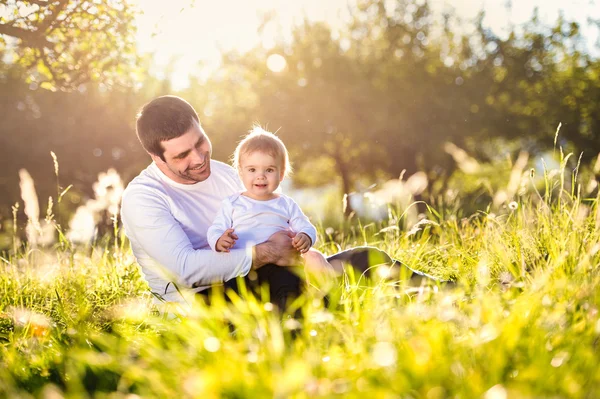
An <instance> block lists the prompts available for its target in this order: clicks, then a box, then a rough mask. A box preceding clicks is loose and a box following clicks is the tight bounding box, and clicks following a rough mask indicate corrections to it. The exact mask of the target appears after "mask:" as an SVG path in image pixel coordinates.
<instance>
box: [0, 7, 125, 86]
mask: <svg viewBox="0 0 600 399" xmlns="http://www.w3.org/2000/svg"><path fill="white" fill-rule="evenodd" d="M3 3H4V4H2V5H0V53H1V52H3V51H7V50H10V49H13V51H14V53H15V54H16V59H15V63H17V64H19V65H21V66H23V67H24V68H25V70H26V71H27V77H26V81H27V82H28V83H35V84H39V85H40V86H41V87H43V88H49V89H54V88H60V89H75V88H78V87H79V86H80V85H81V84H82V83H86V82H89V81H102V82H103V83H104V84H107V85H115V84H123V83H127V82H128V81H129V80H130V79H131V74H132V69H131V67H132V66H133V65H134V64H135V63H134V61H135V59H136V53H135V46H134V34H135V27H134V17H135V10H134V9H133V8H132V7H131V6H129V4H128V3H127V0H90V1H79V0H4V1H3Z"/></svg>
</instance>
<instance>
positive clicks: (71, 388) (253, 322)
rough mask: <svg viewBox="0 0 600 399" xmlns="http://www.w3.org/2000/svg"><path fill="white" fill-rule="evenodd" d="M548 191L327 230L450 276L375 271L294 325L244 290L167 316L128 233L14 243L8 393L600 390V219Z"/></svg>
mask: <svg viewBox="0 0 600 399" xmlns="http://www.w3.org/2000/svg"><path fill="white" fill-rule="evenodd" d="M563 166H564V164H563ZM563 172H564V168H563ZM563 175H564V174H563ZM573 177H574V178H575V177H576V176H573ZM545 185H546V187H545V189H544V191H543V192H545V193H546V194H543V195H542V194H540V192H539V191H538V190H537V189H535V190H530V191H531V192H532V193H533V194H527V195H523V196H521V197H520V200H519V201H515V202H512V203H510V204H509V205H508V206H504V207H500V208H499V209H497V210H496V211H494V212H492V211H489V212H477V213H475V214H473V215H469V216H465V217H462V216H457V214H455V213H452V212H449V211H448V212H446V211H444V210H443V209H437V210H436V209H433V208H432V207H429V208H428V212H427V215H426V216H427V218H426V219H425V220H422V221H421V222H420V223H418V224H417V225H416V226H414V227H413V228H412V229H410V230H409V231H406V230H403V229H401V228H398V225H397V220H398V216H401V215H396V214H395V213H394V212H395V210H394V209H390V216H391V220H384V221H382V222H377V223H368V224H365V223H364V222H361V220H359V219H358V218H356V217H354V218H351V219H349V220H345V221H344V222H343V223H339V224H338V225H337V226H327V227H328V228H324V227H325V226H322V227H321V229H320V236H321V237H320V243H321V245H320V249H321V250H322V251H323V252H325V253H333V252H335V251H337V250H338V249H339V248H347V247H351V246H356V245H365V244H368V245H375V246H378V247H379V248H381V249H384V250H386V251H388V252H389V253H390V254H392V255H393V256H394V257H395V258H397V259H400V260H402V261H403V262H404V263H405V264H406V265H408V266H410V267H411V268H413V269H416V270H420V271H424V272H427V273H429V274H431V275H434V276H436V277H439V278H442V279H451V280H453V283H450V284H447V283H436V282H433V281H423V282H422V283H420V284H414V283H412V284H411V283H409V281H408V280H407V279H406V278H403V277H405V276H402V275H400V276H396V275H394V274H393V272H392V271H390V269H389V267H387V266H386V265H379V266H374V273H372V277H370V278H366V277H365V276H361V275H358V274H354V273H353V272H351V271H349V273H348V274H346V275H344V276H342V277H340V278H339V279H338V280H335V281H332V282H330V284H329V285H328V286H326V287H325V286H321V287H320V289H317V288H316V287H314V286H312V287H309V289H308V290H307V292H306V294H305V296H303V297H302V298H300V299H298V300H297V301H296V302H295V303H294V304H292V306H291V308H290V314H289V315H288V314H286V315H283V316H282V317H281V316H279V315H278V314H276V311H275V310H274V309H273V306H272V305H271V304H270V303H269V302H268V298H267V297H263V298H260V299H256V298H255V297H252V296H250V295H244V294H243V293H242V295H241V296H237V295H235V294H231V301H230V302H229V303H228V302H225V301H224V300H223V299H222V298H221V297H218V296H215V297H214V298H213V303H212V305H211V306H207V305H206V304H204V303H203V302H199V301H194V300H193V299H192V300H191V301H190V302H189V306H185V307H181V306H179V307H174V306H171V307H167V305H164V306H161V307H157V306H155V305H154V304H153V301H152V296H151V295H150V294H149V293H148V291H147V287H146V285H145V283H144V281H143V279H142V278H141V275H140V272H139V271H138V268H137V265H136V263H135V260H134V258H133V256H132V254H131V251H130V249H129V247H128V243H127V242H126V240H125V239H124V236H123V235H122V234H121V232H120V231H118V230H115V232H113V233H111V234H107V235H106V237H104V238H103V239H102V240H99V241H97V242H95V243H94V244H93V245H88V246H80V247H76V246H74V245H72V244H71V243H70V242H69V241H68V240H67V239H66V238H65V237H64V236H63V235H60V240H59V242H58V243H57V244H55V245H54V246H53V247H46V248H34V247H32V246H31V245H25V244H20V243H18V242H17V241H16V239H15V243H14V248H12V249H11V250H8V251H5V252H4V255H3V258H2V263H1V264H2V266H1V268H2V270H1V273H0V292H1V296H0V298H1V299H0V396H1V397H7V398H13V397H23V398H27V397H42V398H61V397H66V398H80V397H99V398H129V399H131V398H138V397H139V398H152V397H156V398H165V397H172V398H196V397H197V398H212V397H214V398H216V397H226V398H241V397H248V398H258V397H276V398H284V397H285V398H287V397H294V398H296V397H297V398H307V397H356V398H359V397H360V398H363V397H369V398H371V397H373V398H396V397H398V398H449V397H451V398H474V397H482V398H487V399H490V398H494V399H500V398H517V397H518V398H540V397H550V398H597V397H600V373H598V372H597V369H598V364H600V348H599V345H600V315H599V313H598V308H599V307H600V290H599V289H598V287H599V286H600V273H599V268H598V263H599V259H600V208H599V207H598V202H597V198H584V196H583V195H581V194H580V190H579V189H577V188H578V187H579V186H580V185H578V184H573V185H572V186H573V187H575V188H574V189H567V188H565V187H566V185H565V181H564V177H560V176H558V175H556V176H554V177H551V176H549V175H548V176H546V178H545ZM325 231H326V232H325ZM215 267H218V265H215ZM325 290H326V291H327V295H328V298H329V301H328V304H327V306H325V305H324V301H323V300H322V297H323V295H324V293H325ZM297 309H300V311H301V313H300V312H299V311H296V310H297ZM291 314H293V315H294V316H295V317H292V315H291ZM300 314H301V316H300Z"/></svg>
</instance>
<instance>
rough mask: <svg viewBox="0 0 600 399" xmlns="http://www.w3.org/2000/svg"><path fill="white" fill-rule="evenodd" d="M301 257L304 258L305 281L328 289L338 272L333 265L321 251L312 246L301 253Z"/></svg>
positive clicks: (322, 288) (320, 288)
mask: <svg viewBox="0 0 600 399" xmlns="http://www.w3.org/2000/svg"><path fill="white" fill-rule="evenodd" d="M302 258H303V259H304V271H305V274H306V279H307V283H308V284H309V285H312V286H315V287H316V288H318V289H319V290H323V291H325V292H327V291H329V289H330V288H331V286H332V285H333V284H334V283H335V276H336V274H338V273H337V272H336V270H335V268H334V266H333V265H332V264H331V263H329V262H327V259H325V256H323V254H322V253H321V252H319V251H317V250H316V249H313V248H311V249H310V250H309V251H308V252H305V253H304V254H302Z"/></svg>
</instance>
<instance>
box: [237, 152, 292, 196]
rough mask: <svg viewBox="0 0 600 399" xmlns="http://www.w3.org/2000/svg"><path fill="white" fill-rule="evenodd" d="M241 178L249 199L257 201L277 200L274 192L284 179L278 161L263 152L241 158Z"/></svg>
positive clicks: (244, 155)
mask: <svg viewBox="0 0 600 399" xmlns="http://www.w3.org/2000/svg"><path fill="white" fill-rule="evenodd" d="M239 172H240V177H241V179H242V183H244V187H246V191H247V194H248V196H249V197H251V198H254V199H257V200H268V199H272V198H275V195H274V194H273V191H275V190H276V189H277V187H279V183H281V180H282V179H283V171H282V170H281V166H280V164H279V162H277V160H276V159H275V158H274V157H272V156H271V155H269V154H265V153H263V152H258V151H256V152H252V153H250V154H243V155H242V156H241V157H240V171H239Z"/></svg>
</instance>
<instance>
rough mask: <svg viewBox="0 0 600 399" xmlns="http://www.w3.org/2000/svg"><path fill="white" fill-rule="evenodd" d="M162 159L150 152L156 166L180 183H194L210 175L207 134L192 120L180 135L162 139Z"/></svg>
mask: <svg viewBox="0 0 600 399" xmlns="http://www.w3.org/2000/svg"><path fill="white" fill-rule="evenodd" d="M161 144H162V147H163V149H164V150H165V151H164V153H163V157H164V159H165V160H164V161H163V160H162V159H161V158H160V157H159V156H157V155H154V154H150V156H151V157H152V160H153V161H154V162H155V163H156V165H157V166H158V168H159V169H160V170H161V171H162V172H163V173H164V174H165V175H166V176H167V177H169V178H170V179H171V180H173V181H175V182H177V183H181V184H195V183H198V182H201V181H204V180H206V179H208V177H209V176H210V155H211V153H212V145H211V144H210V140H209V139H208V136H207V135H206V134H205V133H204V130H202V127H200V125H198V122H196V121H194V123H193V125H192V127H191V128H190V130H188V131H187V132H185V133H184V134H183V135H182V136H179V137H177V138H174V139H171V140H167V141H163V142H162V143H161Z"/></svg>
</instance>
